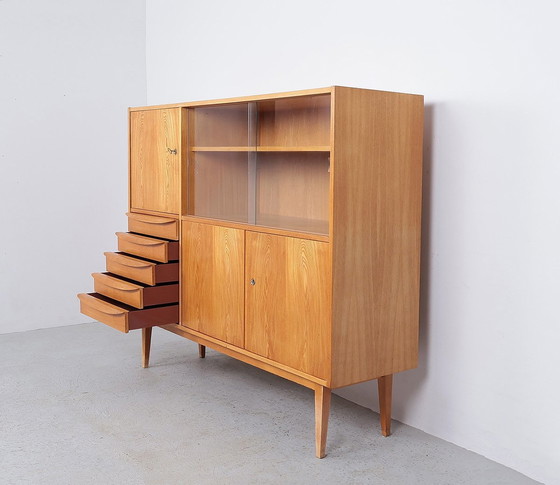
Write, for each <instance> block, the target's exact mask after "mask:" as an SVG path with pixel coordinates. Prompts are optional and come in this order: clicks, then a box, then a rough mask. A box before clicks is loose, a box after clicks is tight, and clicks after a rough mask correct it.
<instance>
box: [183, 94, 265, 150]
mask: <svg viewBox="0 0 560 485" xmlns="http://www.w3.org/2000/svg"><path fill="white" fill-rule="evenodd" d="M189 113H190V115H189V144H190V147H191V149H193V148H195V149H196V148H205V147H209V148H211V147H224V148H226V147H227V148H232V147H248V146H254V145H255V140H254V134H250V132H249V118H248V117H249V104H248V103H240V104H225V105H218V106H209V107H202V108H193V109H191V110H189Z"/></svg>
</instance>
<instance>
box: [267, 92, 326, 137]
mask: <svg viewBox="0 0 560 485" xmlns="http://www.w3.org/2000/svg"><path fill="white" fill-rule="evenodd" d="M257 109H258V145H259V146H273V147H274V146H279V147H281V146H287V147H297V146H313V145H330V123H331V114H330V113H331V96H330V95H329V94H324V95H319V96H302V97H298V98H284V99H275V100H268V101H260V102H258V103H257Z"/></svg>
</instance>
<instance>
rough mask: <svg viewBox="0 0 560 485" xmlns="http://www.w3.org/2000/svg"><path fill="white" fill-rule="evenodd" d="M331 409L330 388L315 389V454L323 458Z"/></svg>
mask: <svg viewBox="0 0 560 485" xmlns="http://www.w3.org/2000/svg"><path fill="white" fill-rule="evenodd" d="M330 409H331V390H330V389H329V388H328V387H323V386H321V387H318V388H317V389H315V455H316V456H317V458H324V456H325V449H326V446H327V429H328V427H329V411H330Z"/></svg>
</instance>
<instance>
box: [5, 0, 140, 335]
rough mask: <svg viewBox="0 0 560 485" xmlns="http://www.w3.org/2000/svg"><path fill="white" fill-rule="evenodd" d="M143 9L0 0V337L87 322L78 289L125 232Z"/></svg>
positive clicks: (129, 0)
mask: <svg viewBox="0 0 560 485" xmlns="http://www.w3.org/2000/svg"><path fill="white" fill-rule="evenodd" d="M145 16H146V11H145V1H144V0H142V1H137V0H121V1H118V2H109V1H94V0H88V1H86V0H79V1H76V0H74V1H72V0H66V1H64V0H52V1H49V2H46V1H42V0H4V1H1V2H0V207H1V209H0V333H4V332H16V331H23V330H29V329H34V328H44V327H51V326H58V325H69V324H74V323H79V322H84V321H88V319H87V317H85V316H84V315H81V314H80V313H79V304H78V300H77V299H76V296H75V295H76V293H77V292H82V291H91V290H92V279H91V277H90V273H91V272H93V271H102V270H103V268H104V261H103V251H104V250H106V251H110V250H114V249H115V248H116V239H115V236H114V232H115V231H117V230H122V229H123V228H126V218H125V217H124V215H123V213H124V212H125V211H126V197H127V194H126V187H127V179H126V174H127V114H126V113H127V112H126V108H127V107H128V106H131V105H139V104H145V102H146V58H145V52H146V51H145V40H146V37H145Z"/></svg>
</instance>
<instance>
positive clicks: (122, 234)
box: [117, 232, 167, 246]
mask: <svg viewBox="0 0 560 485" xmlns="http://www.w3.org/2000/svg"><path fill="white" fill-rule="evenodd" d="M117 237H118V238H119V239H121V238H122V239H128V240H129V241H130V242H131V243H133V244H136V245H138V246H162V245H165V244H167V241H150V240H143V239H140V238H137V237H135V236H131V235H130V234H129V233H127V232H117Z"/></svg>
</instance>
